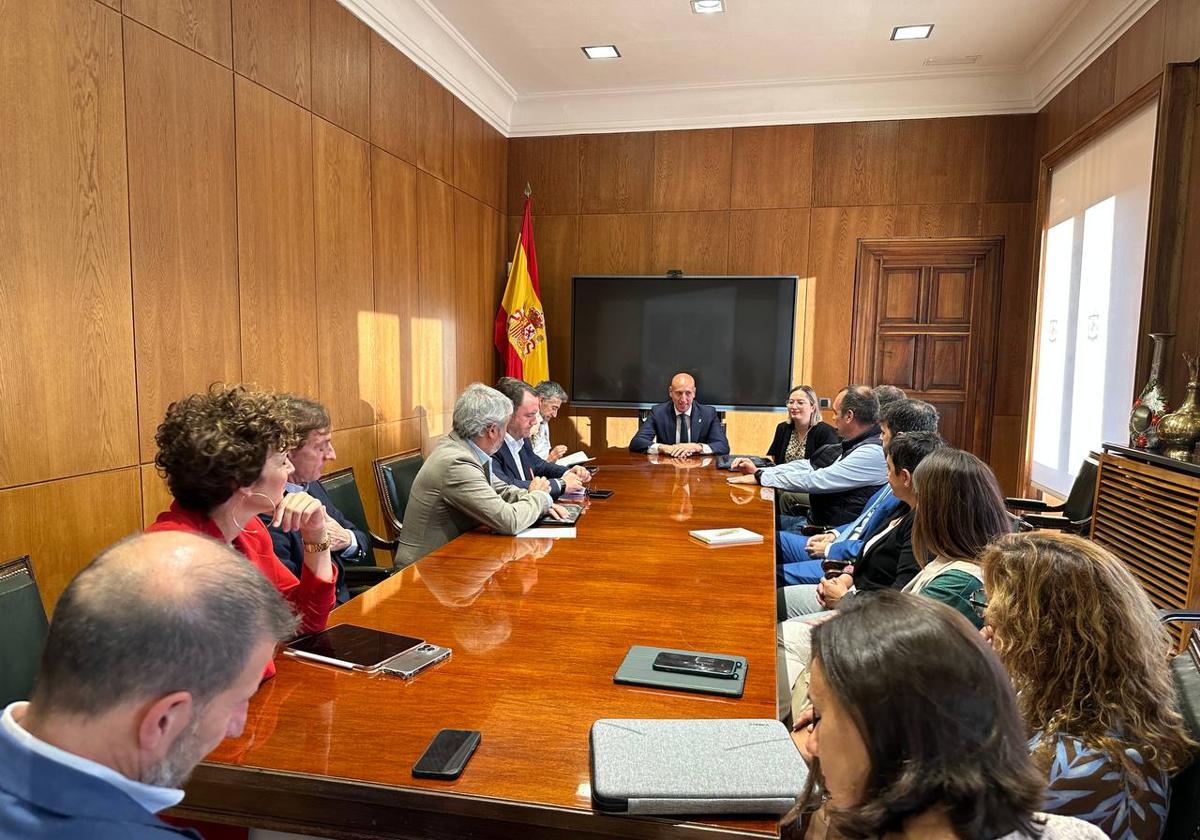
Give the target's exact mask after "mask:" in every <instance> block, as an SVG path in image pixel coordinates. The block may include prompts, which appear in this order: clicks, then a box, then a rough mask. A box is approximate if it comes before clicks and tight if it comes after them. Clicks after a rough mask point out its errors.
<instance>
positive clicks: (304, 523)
mask: <svg viewBox="0 0 1200 840" xmlns="http://www.w3.org/2000/svg"><path fill="white" fill-rule="evenodd" d="M288 416H289V415H288V413H287V410H286V407H285V405H284V404H283V401H282V398H281V397H279V396H278V395H276V394H269V393H264V392H261V391H251V390H248V389H247V388H245V387H243V386H241V385H213V386H212V387H211V388H209V389H208V391H207V392H206V393H203V394H193V395H191V396H190V397H185V398H183V399H181V400H179V401H178V402H174V403H171V405H170V406H169V407H168V408H167V415H166V417H165V418H164V419H163V422H162V424H161V425H160V426H159V427H158V432H157V434H156V435H155V436H154V440H155V442H156V443H157V444H158V454H157V455H155V457H154V463H155V466H157V467H158V471H159V473H160V474H161V475H162V476H163V477H164V478H166V481H167V487H168V488H169V489H170V491H171V495H172V496H174V497H175V501H174V502H173V503H172V504H171V508H170V510H166V511H163V512H162V513H160V514H159V515H158V518H157V519H156V520H155V521H154V524H152V525H151V526H150V527H149V528H147V529H146V530H147V531H190V532H193V533H199V534H205V535H207V536H209V537H212V538H214V539H217V540H220V541H222V542H224V543H226V544H228V545H232V546H233V547H234V548H235V549H237V550H238V551H240V552H241V553H242V554H244V555H245V556H246V557H247V558H248V559H249V560H250V562H252V563H253V564H254V565H255V566H257V567H258V569H259V570H260V571H261V572H262V573H263V574H264V575H266V577H267V579H268V580H270V581H271V582H272V583H274V584H275V587H276V588H277V589H278V590H279V591H280V593H282V594H283V596H284V597H285V598H286V599H287V600H288V601H289V602H290V603H291V605H292V607H293V608H294V609H295V610H296V612H297V613H299V615H300V620H301V630H302V632H304V633H313V632H316V631H318V630H323V629H324V628H325V623H326V620H327V619H328V617H329V612H330V610H332V609H333V606H334V598H335V585H336V577H337V572H336V569H335V567H334V565H333V561H332V560H331V558H330V556H329V537H328V535H327V526H326V521H325V508H324V506H323V505H322V504H321V503H320V502H318V501H317V500H316V499H314V498H313V497H312V496H310V495H308V494H307V493H289V494H287V495H284V492H283V491H284V485H285V484H286V483H287V480H288V476H290V475H291V474H292V469H293V468H292V464H291V461H290V460H289V459H288V452H290V451H291V450H292V449H293V448H294V447H295V445H296V444H297V443H298V441H297V439H296V434H295V431H294V430H293V428H292V426H291V423H290V421H289V420H288V419H287V418H288ZM259 514H270V515H271V516H272V520H271V524H273V525H275V526H276V527H279V528H281V529H283V530H285V531H299V532H300V534H301V536H302V537H303V538H304V552H305V553H304V565H303V567H302V569H301V571H300V577H299V579H297V578H296V576H295V575H294V574H292V572H291V571H289V570H288V568H287V567H286V566H284V565H283V564H282V563H281V562H279V559H278V558H277V557H276V556H275V552H274V549H273V548H272V545H271V535H270V533H269V532H268V531H267V526H266V525H265V524H264V523H263V522H262V521H261V520H260V519H259V518H258V515H259ZM274 673H275V666H274V663H269V664H268V667H267V672H266V674H265V676H266V677H270V676H273V675H274Z"/></svg>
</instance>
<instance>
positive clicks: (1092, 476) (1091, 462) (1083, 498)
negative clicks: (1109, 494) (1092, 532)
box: [1063, 457, 1100, 522]
mask: <svg viewBox="0 0 1200 840" xmlns="http://www.w3.org/2000/svg"><path fill="white" fill-rule="evenodd" d="M1099 471H1100V465H1099V464H1098V463H1096V459H1095V458H1091V457H1088V458H1084V459H1083V465H1082V466H1080V467H1079V473H1078V474H1077V475H1076V476H1075V483H1074V484H1072V485H1071V492H1070V494H1068V496H1067V500H1066V501H1065V502H1063V516H1065V517H1066V518H1067V519H1070V520H1071V521H1072V522H1079V521H1080V520H1083V519H1087V518H1088V517H1089V516H1091V515H1092V503H1093V502H1094V501H1095V498H1096V475H1097V474H1098V473H1099Z"/></svg>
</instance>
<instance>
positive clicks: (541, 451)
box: [529, 412, 552, 460]
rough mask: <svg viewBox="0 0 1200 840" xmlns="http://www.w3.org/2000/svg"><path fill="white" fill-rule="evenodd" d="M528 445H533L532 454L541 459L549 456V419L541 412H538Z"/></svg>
mask: <svg viewBox="0 0 1200 840" xmlns="http://www.w3.org/2000/svg"><path fill="white" fill-rule="evenodd" d="M529 445H530V446H532V447H533V454H534V455H536V456H538V457H539V458H541V459H542V460H545V459H546V458H549V457H550V450H551V448H552V447H551V446H550V421H549V420H547V419H546V418H545V417H543V416H542V415H541V412H538V421H537V425H536V426H534V427H533V432H532V433H531V434H530V435H529Z"/></svg>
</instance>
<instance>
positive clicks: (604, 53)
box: [580, 44, 621, 58]
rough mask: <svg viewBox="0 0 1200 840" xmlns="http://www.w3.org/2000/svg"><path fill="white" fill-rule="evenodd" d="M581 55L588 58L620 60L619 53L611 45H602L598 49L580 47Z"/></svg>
mask: <svg viewBox="0 0 1200 840" xmlns="http://www.w3.org/2000/svg"><path fill="white" fill-rule="evenodd" d="M580 49H582V50H583V54H584V55H586V56H587V57H588V58H620V57H621V53H620V52H618V50H617V48H616V47H614V46H613V45H612V44H603V45H601V46H598V47H580Z"/></svg>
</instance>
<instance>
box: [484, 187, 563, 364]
mask: <svg viewBox="0 0 1200 840" xmlns="http://www.w3.org/2000/svg"><path fill="white" fill-rule="evenodd" d="M532 208H533V201H532V199H530V198H526V199H525V216H524V218H522V219H521V233H520V235H519V236H518V237H517V250H516V253H514V254H513V261H512V270H510V271H509V272H508V285H507V286H506V287H505V288H504V299H503V300H501V301H500V311H499V312H497V313H496V330H495V338H494V340H495V342H496V350H497V351H498V352H499V353H500V356H501V357H502V358H503V359H504V375H505V376H512V377H515V378H516V379H523V380H525V381H526V382H528V383H529V384H530V385H536V384H537V383H539V382H541V381H542V380H544V379H549V378H550V365H549V363H548V362H547V356H546V315H545V309H544V308H543V307H542V291H541V288H540V287H539V286H538V272H537V253H536V252H535V251H534V248H533V216H532V214H531V210H532Z"/></svg>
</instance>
